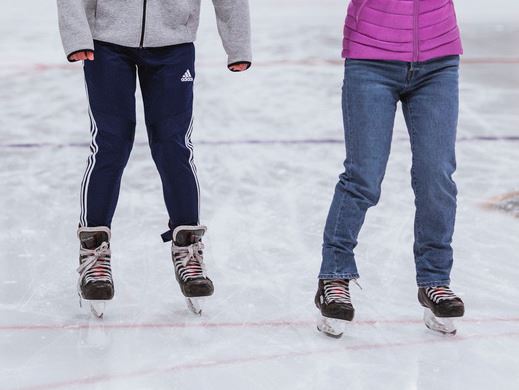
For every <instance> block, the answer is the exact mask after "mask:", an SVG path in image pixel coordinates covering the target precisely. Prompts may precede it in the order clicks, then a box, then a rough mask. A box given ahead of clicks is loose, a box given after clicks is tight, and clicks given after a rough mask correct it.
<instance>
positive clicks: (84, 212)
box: [58, 0, 251, 317]
mask: <svg viewBox="0 0 519 390" xmlns="http://www.w3.org/2000/svg"><path fill="white" fill-rule="evenodd" d="M213 3H214V7H215V11H216V17H217V24H218V31H219V33H220V36H221V39H222V41H223V45H224V48H225V50H226V52H227V55H228V68H229V69H230V70H231V71H234V72H240V71H244V70H247V69H248V68H249V67H250V65H251V45H250V16H249V4H248V0H213ZM58 14H59V24H60V32H61V37H62V41H63V45H64V49H65V53H66V55H67V58H68V60H69V61H84V74H85V83H86V91H87V97H88V102H89V110H88V112H89V115H90V132H91V135H92V142H91V145H90V151H91V154H90V156H89V157H88V163H87V169H86V171H85V174H84V177H83V181H82V184H81V216H80V224H79V229H78V237H79V241H80V265H79V268H78V272H79V274H80V277H79V282H78V292H79V294H80V298H82V299H84V300H87V301H89V302H90V304H91V308H92V311H93V312H94V314H95V315H97V316H99V317H101V316H102V315H103V312H104V302H106V301H108V300H110V299H112V298H113V296H114V285H113V280H112V273H111V266H110V260H111V253H110V235H111V233H110V225H111V222H112V217H113V214H114V211H115V207H116V204H117V199H118V195H119V188H120V183H121V176H122V173H123V170H124V168H125V166H126V163H127V161H128V158H129V156H130V151H131V149H132V145H133V141H134V135H135V123H136V113H135V89H136V81H137V79H138V80H139V83H140V87H141V91H142V97H143V102H144V112H145V122H146V128H147V132H148V138H149V145H150V148H151V153H152V157H153V160H154V162H155V165H156V167H157V169H158V172H159V174H160V178H161V181H162V187H163V193H164V200H165V203H166V208H167V211H168V214H169V229H170V230H169V231H168V232H167V233H165V234H163V236H162V237H163V239H164V241H172V242H173V244H172V259H173V264H174V268H175V275H176V279H177V280H178V282H179V284H180V288H181V290H182V293H183V294H184V295H185V296H186V298H187V301H188V306H189V307H190V308H191V309H192V310H193V311H194V312H196V313H200V311H201V308H200V305H199V303H198V301H197V298H199V297H205V296H210V295H212V294H213V290H214V287H213V283H212V281H211V279H210V278H209V277H208V276H207V274H206V270H205V266H204V246H203V243H202V237H203V236H204V233H205V232H206V227H205V226H202V225H200V223H199V185H198V180H197V176H196V167H195V164H194V161H193V145H192V144H191V133H192V131H193V117H192V113H193V81H194V78H195V47H194V44H193V42H194V41H195V38H196V32H197V29H198V23H199V17H200V1H199V0H198V1H191V0H189V1H187V0H182V1H179V0H161V1H146V0H140V1H137V0H132V1H110V0H58Z"/></svg>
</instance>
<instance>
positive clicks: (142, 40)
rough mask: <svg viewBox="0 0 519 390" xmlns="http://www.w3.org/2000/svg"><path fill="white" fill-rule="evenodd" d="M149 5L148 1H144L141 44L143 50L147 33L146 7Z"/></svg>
mask: <svg viewBox="0 0 519 390" xmlns="http://www.w3.org/2000/svg"><path fill="white" fill-rule="evenodd" d="M147 4H148V1H147V0H144V3H143V4H142V31H141V42H140V44H139V47H140V48H141V49H142V48H143V47H144V33H145V31H146V6H147Z"/></svg>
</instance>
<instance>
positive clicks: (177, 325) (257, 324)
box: [0, 317, 519, 331]
mask: <svg viewBox="0 0 519 390" xmlns="http://www.w3.org/2000/svg"><path fill="white" fill-rule="evenodd" d="M458 322H459V323H460V324H463V323H465V324H480V323H492V322H495V323H519V317H511V318H504V317H495V318H465V319H460V320H458ZM421 323H423V320H421V319H396V320H359V321H353V322H352V323H351V326H353V327H355V326H376V325H416V324H421ZM315 324H316V321H315V320H299V321H291V320H279V321H251V322H192V323H186V322H171V323H140V324H139V323H129V324H125V323H106V322H104V321H102V320H100V321H95V322H89V323H82V324H33V325H0V331H39V330H51V331H61V330H69V331H80V330H85V329H105V330H128V329H141V330H142V329H200V328H202V329H256V328H294V327H308V326H310V327H312V326H315Z"/></svg>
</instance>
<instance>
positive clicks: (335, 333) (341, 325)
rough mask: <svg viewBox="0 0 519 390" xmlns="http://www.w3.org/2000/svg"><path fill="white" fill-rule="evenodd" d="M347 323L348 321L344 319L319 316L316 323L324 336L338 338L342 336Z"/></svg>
mask: <svg viewBox="0 0 519 390" xmlns="http://www.w3.org/2000/svg"><path fill="white" fill-rule="evenodd" d="M347 324H348V321H346V320H339V319H336V318H328V317H321V319H320V320H319V322H318V323H317V330H318V331H319V332H322V333H324V334H325V335H326V336H329V337H333V338H336V339H338V338H341V337H342V335H343V333H344V331H345V330H346V326H347Z"/></svg>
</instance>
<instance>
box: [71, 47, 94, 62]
mask: <svg viewBox="0 0 519 390" xmlns="http://www.w3.org/2000/svg"><path fill="white" fill-rule="evenodd" d="M68 59H69V61H94V52H93V51H88V50H84V51H79V52H77V53H74V54H71V55H70V56H69V58H68Z"/></svg>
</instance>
